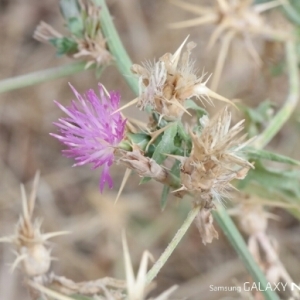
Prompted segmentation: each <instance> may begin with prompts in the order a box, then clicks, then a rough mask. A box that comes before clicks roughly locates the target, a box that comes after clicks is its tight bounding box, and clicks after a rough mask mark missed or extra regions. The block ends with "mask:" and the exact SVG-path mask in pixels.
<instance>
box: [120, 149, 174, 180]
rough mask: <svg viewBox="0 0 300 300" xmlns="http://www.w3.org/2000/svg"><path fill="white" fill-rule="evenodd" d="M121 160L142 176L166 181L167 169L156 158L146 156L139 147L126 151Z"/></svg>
mask: <svg viewBox="0 0 300 300" xmlns="http://www.w3.org/2000/svg"><path fill="white" fill-rule="evenodd" d="M119 161H120V162H122V163H124V164H125V165H126V166H127V167H128V168H130V169H132V170H134V171H136V172H137V173H138V174H139V175H140V176H142V177H151V178H153V179H155V180H157V181H160V182H165V181H166V179H167V177H168V173H167V172H166V170H165V169H163V168H162V167H161V166H160V165H158V164H157V162H156V161H155V160H154V159H152V158H149V157H146V156H144V155H143V153H142V152H141V150H139V149H138V148H136V149H134V150H133V151H132V152H124V153H123V156H122V157H121V158H120V159H119Z"/></svg>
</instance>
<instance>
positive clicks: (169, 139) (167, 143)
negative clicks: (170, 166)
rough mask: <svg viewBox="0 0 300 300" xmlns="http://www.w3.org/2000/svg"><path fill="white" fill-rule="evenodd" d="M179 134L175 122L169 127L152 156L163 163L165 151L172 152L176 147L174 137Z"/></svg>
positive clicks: (159, 162)
mask: <svg viewBox="0 0 300 300" xmlns="http://www.w3.org/2000/svg"><path fill="white" fill-rule="evenodd" d="M176 134H177V123H175V122H174V123H173V124H172V125H171V126H170V127H168V128H167V129H166V130H165V131H164V133H163V136H162V139H161V141H160V142H159V144H158V145H157V146H156V148H155V150H154V153H153V156H152V158H153V159H154V160H155V161H156V162H157V163H158V164H161V163H162V162H163V161H164V160H165V159H166V156H165V155H164V154H163V153H172V152H173V150H174V149H175V145H174V138H175V136H176Z"/></svg>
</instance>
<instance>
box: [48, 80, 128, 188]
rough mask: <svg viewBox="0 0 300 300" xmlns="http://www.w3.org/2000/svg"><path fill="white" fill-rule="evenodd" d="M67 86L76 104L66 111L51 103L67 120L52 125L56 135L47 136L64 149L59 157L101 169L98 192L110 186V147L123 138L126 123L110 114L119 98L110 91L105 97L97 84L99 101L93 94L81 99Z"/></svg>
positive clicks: (92, 92)
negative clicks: (63, 146)
mask: <svg viewBox="0 0 300 300" xmlns="http://www.w3.org/2000/svg"><path fill="white" fill-rule="evenodd" d="M70 86H71V89H72V91H73V93H74V94H75V96H76V98H77V101H76V100H73V101H72V105H71V106H69V107H64V106H62V105H61V104H60V103H58V102H57V101H54V102H55V103H56V104H57V106H58V107H59V108H60V109H61V110H62V111H63V112H65V113H66V114H67V117H65V118H61V119H59V122H55V123H54V125H56V126H57V127H58V128H59V130H60V135H58V134H53V133H50V134H51V135H52V136H54V137H55V138H57V139H58V140H60V141H61V142H62V143H63V144H65V145H67V146H68V149H66V150H63V153H64V155H65V156H67V157H73V158H74V159H75V161H76V163H75V164H74V166H81V165H84V164H87V163H92V164H93V169H95V168H98V167H100V166H103V170H102V174H101V177H100V190H101V192H102V191H103V188H104V185H105V183H107V184H108V186H109V187H110V188H112V186H113V182H112V178H111V176H110V174H109V167H110V166H111V165H112V163H113V161H114V150H115V148H114V147H116V146H117V145H118V144H119V143H120V142H121V141H122V140H123V138H124V130H125V124H126V119H125V120H124V119H123V118H122V117H121V114H120V113H115V114H112V113H113V112H114V111H116V110H117V109H118V108H119V102H120V94H119V93H118V92H114V91H112V92H110V93H109V95H106V94H105V89H104V87H103V86H102V85H101V84H99V85H98V86H99V94H100V97H98V96H97V95H96V93H95V92H94V91H93V90H89V91H87V92H86V94H85V95H83V96H82V95H80V94H79V93H78V92H77V91H76V90H75V88H74V87H73V86H72V85H70Z"/></svg>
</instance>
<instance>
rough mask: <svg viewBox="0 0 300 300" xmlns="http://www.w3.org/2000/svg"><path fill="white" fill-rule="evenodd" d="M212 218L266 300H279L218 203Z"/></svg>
mask: <svg viewBox="0 0 300 300" xmlns="http://www.w3.org/2000/svg"><path fill="white" fill-rule="evenodd" d="M212 214H213V216H214V219H215V220H216V221H217V222H218V224H219V225H220V227H221V228H222V230H223V232H224V233H225V235H226V236H227V238H228V240H229V241H230V243H231V245H232V246H233V248H234V249H235V251H236V252H237V253H238V255H239V256H240V258H241V259H242V261H243V263H244V265H245V267H246V268H247V270H248V271H249V273H250V274H251V275H252V277H253V278H254V279H255V281H256V283H259V284H260V287H261V290H264V291H263V294H264V297H265V299H267V300H279V297H278V296H277V294H276V293H275V292H273V291H271V290H270V289H267V284H268V282H267V280H266V277H265V275H264V273H263V272H262V271H261V269H260V268H259V266H258V265H257V263H256V262H255V260H254V258H253V256H252V255H251V253H250V252H249V249H248V247H247V245H246V244H245V241H244V239H243V237H242V236H241V234H240V232H239V231H238V230H237V228H236V226H235V224H234V223H233V222H232V220H231V218H230V217H229V216H228V214H227V212H226V210H225V209H224V208H223V207H222V206H221V205H219V206H218V207H217V210H216V211H213V212H212Z"/></svg>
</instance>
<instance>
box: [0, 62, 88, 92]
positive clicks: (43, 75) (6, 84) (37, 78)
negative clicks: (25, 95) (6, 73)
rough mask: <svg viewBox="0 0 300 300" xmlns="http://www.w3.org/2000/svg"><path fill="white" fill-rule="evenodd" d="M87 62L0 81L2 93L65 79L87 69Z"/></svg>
mask: <svg viewBox="0 0 300 300" xmlns="http://www.w3.org/2000/svg"><path fill="white" fill-rule="evenodd" d="M85 65H86V62H75V63H72V64H69V65H63V66H59V67H57V68H52V69H48V70H42V71H37V72H34V73H30V74H26V75H21V76H17V77H12V78H8V79H4V80H1V81H0V93H4V92H8V91H11V90H16V89H20V88H23V87H26V86H30V85H34V84H38V83H42V82H45V81H49V80H53V79H57V78H61V77H65V76H68V75H71V74H74V73H78V72H80V71H83V70H84V69H85Z"/></svg>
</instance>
